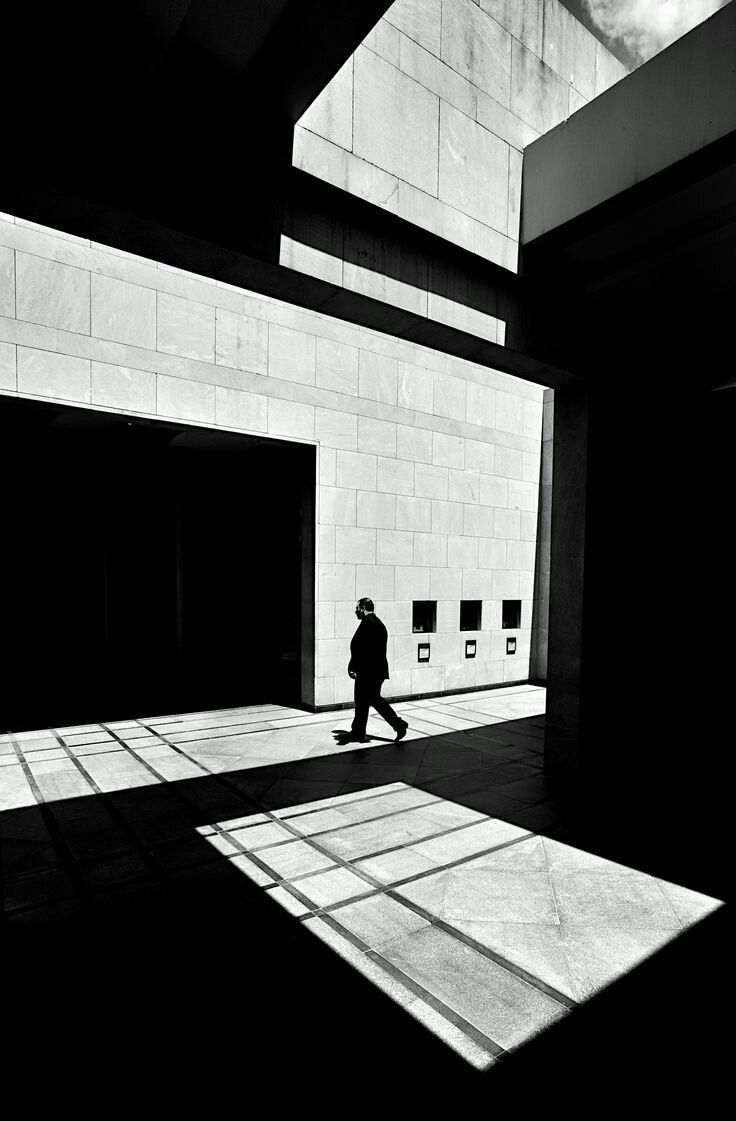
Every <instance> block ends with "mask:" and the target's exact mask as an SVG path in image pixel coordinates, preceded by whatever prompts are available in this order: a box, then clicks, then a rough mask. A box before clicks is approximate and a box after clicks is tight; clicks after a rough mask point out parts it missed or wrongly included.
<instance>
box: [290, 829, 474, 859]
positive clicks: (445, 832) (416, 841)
mask: <svg viewBox="0 0 736 1121" xmlns="http://www.w3.org/2000/svg"><path fill="white" fill-rule="evenodd" d="M486 820H489V819H486ZM491 820H492V819H491ZM356 824H363V823H362V822H358V823H356ZM482 824H483V822H482V821H468V822H463V823H462V824H461V825H454V826H452V827H451V828H449V829H440V830H438V831H437V832H435V833H429V834H427V835H426V836H423V837H413V838H412V839H411V840H409V841H405V842H404V843H403V844H400V845H391V846H389V847H388V848H385V849H380V850H376V851H375V852H372V853H363V854H361V855H360V856H356V857H351V858H350V861H346V863H351V862H352V861H359V860H367V859H368V858H369V857H376V856H384V855H386V853H389V852H396V851H397V850H399V849H404V848H413V847H415V846H416V845H421V844H424V843H425V842H427V841H434V840H436V839H437V838H439V837H447V836H449V835H450V834H451V833H459V832H461V831H462V830H464V829H471V828H472V827H473V826H477V825H482ZM331 832H334V833H336V832H342V830H331ZM315 835H316V834H313V836H315ZM296 836H297V837H298V839H299V840H302V841H306V842H307V843H308V844H310V843H311V838H309V837H304V836H302V834H297V835H296ZM271 847H275V846H271ZM312 847H313V848H314V849H316V850H317V851H318V852H321V853H322V855H324V856H331V857H333V859H334V854H333V853H332V852H331V851H330V850H329V849H326V848H323V847H322V846H321V845H319V844H312ZM341 859H343V858H341Z"/></svg>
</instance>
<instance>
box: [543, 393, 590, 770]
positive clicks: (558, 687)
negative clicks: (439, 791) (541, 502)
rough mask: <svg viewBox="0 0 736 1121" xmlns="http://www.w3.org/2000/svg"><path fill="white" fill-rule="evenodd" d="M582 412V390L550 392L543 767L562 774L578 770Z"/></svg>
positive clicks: (584, 407) (584, 428)
mask: <svg viewBox="0 0 736 1121" xmlns="http://www.w3.org/2000/svg"><path fill="white" fill-rule="evenodd" d="M588 407H589V402H588V390H587V388H586V386H585V385H584V384H582V383H579V384H578V383H576V384H572V385H568V386H565V387H564V388H560V389H557V390H555V394H554V438H553V461H554V471H553V481H552V519H551V535H550V586H549V593H550V600H549V642H548V652H547V688H548V694H547V737H546V746H545V766H546V768H547V769H548V770H550V771H557V772H562V773H564V774H575V773H576V772H577V771H578V770H579V769H580V765H581V760H580V745H581V730H582V729H581V713H582V700H583V698H582V689H581V676H582V668H583V666H582V640H583V606H584V575H585V519H586V507H587V495H586V488H587V459H588Z"/></svg>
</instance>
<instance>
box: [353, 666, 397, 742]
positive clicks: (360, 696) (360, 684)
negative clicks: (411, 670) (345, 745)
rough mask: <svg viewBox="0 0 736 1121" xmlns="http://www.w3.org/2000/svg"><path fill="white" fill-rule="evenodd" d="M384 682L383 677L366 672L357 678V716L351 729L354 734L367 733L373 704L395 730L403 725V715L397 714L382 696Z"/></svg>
mask: <svg viewBox="0 0 736 1121" xmlns="http://www.w3.org/2000/svg"><path fill="white" fill-rule="evenodd" d="M382 684H383V679H382V678H380V677H366V676H365V674H362V673H359V674H358V676H357V677H356V678H355V716H354V717H353V726H352V729H351V731H352V733H353V735H355V736H364V735H365V726H366V723H367V721H368V710H369V708H370V707H371V705H372V706H373V708H375V710H376V712H377V713H378V715H379V716H382V717H383V719H384V720H385V721H386V722H387V723H388V724H390V725H391V727H392V728H393V729H394V731H398V729H399V728H400V727H401V723H402V721H401V717H399V716H397V715H396V713H395V712H394V710H393V709H392V708H391V705H390V704H389V703H388V701H387V700H385V699H384V698H383V697H382V696H381V685H382Z"/></svg>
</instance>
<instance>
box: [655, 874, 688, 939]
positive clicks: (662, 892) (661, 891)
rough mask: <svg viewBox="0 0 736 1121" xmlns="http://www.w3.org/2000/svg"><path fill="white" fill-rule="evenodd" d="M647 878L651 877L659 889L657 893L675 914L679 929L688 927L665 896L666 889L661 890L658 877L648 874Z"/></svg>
mask: <svg viewBox="0 0 736 1121" xmlns="http://www.w3.org/2000/svg"><path fill="white" fill-rule="evenodd" d="M645 874H646V873H645ZM649 879H651V880H654V882H655V884H656V885H657V888H658V890H659V894H660V895H661V896H662V898H663V899H664V901H665V902H666V904H667V906H668V907H669V909H670V911H671V912H672V914H673V915H674V916H675V918H676V919H677V921H678V923H679V924H680V929H681V930H687V929H688V927H687V926H686V924H685V923H684V922H683V921H682V919H681V918H680V916H679V915H678V913H677V911H676V910H675V908H674V907H673V906H672V902H671V901H670V899H669V897H668V896H667V893H666V891H664V890H663V888H662V884H661V882H660V880H659V878H658V877H657V876H649Z"/></svg>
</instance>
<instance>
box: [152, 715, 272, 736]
mask: <svg viewBox="0 0 736 1121" xmlns="http://www.w3.org/2000/svg"><path fill="white" fill-rule="evenodd" d="M264 724H267V725H269V727H273V725H272V724H271V722H270V720H266V719H262V720H246V721H244V722H242V723H241V722H239V721H237V720H230V721H228V722H227V723H223V724H203V725H202V726H201V727H196V726H195V725H194V724H190V725H187V724H183V725H182V726H181V727H174V726H172V725H171V724H167V723H163V724H151V725H149V727H151V728H155V729H156V732H155V735H159V733H163V735H165V736H175V735H181V734H184V733H187V734H190V733H192V732H202V733H207V732H210V733H213V734H214V733H217V732H222V733H223V734H226V735H232V732H227V731H226V730H227V729H228V728H237V729H243V730H246V731H247V729H248V728H251V727H252V726H253V725H258V728H261V729H262V728H263V725H264ZM256 730H258V729H256Z"/></svg>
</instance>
